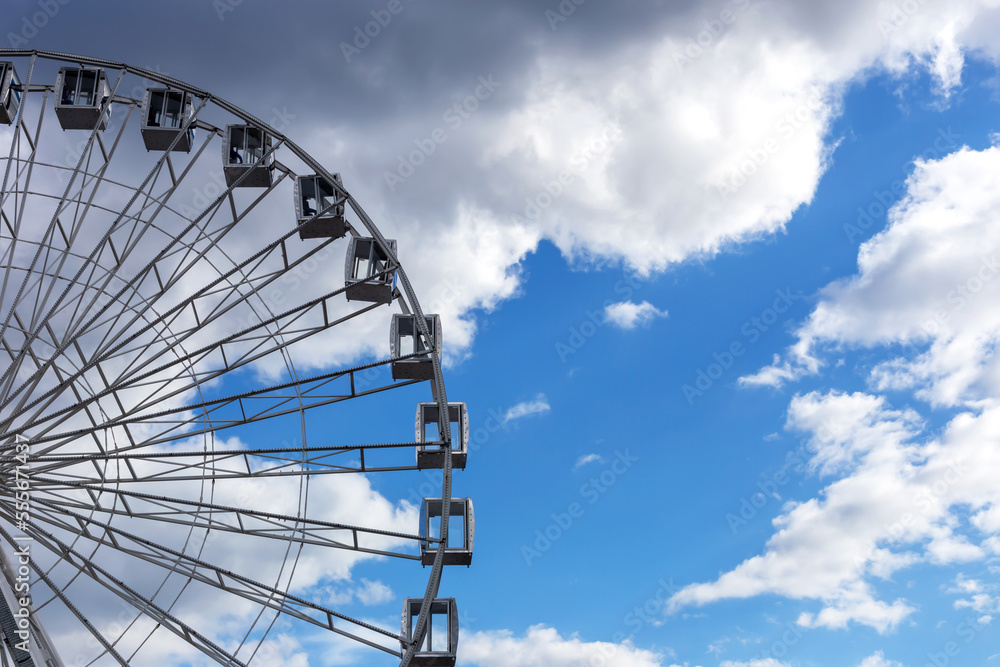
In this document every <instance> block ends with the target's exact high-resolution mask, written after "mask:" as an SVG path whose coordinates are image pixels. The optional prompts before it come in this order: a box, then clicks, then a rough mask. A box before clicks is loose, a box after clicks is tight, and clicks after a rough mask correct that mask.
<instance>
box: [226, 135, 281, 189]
mask: <svg viewBox="0 0 1000 667" xmlns="http://www.w3.org/2000/svg"><path fill="white" fill-rule="evenodd" d="M271 145H272V142H271V137H270V136H269V135H268V134H267V133H266V132H264V130H262V129H260V128H259V127H254V126H252V125H227V126H226V133H225V135H224V136H223V139H222V164H223V171H224V172H225V173H226V185H228V186H229V187H232V186H234V185H236V182H237V181H239V179H240V177H241V176H243V175H244V174H246V178H244V179H243V180H242V181H239V185H237V187H240V188H268V187H271V184H272V182H273V178H272V177H273V175H274V154H273V153H271V154H268V152H269V151H270V150H271ZM266 154H267V159H264V155H266Z"/></svg>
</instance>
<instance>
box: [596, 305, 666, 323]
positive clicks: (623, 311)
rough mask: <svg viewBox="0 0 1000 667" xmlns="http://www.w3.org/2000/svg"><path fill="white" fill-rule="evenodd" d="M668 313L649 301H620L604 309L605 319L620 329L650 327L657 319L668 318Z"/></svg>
mask: <svg viewBox="0 0 1000 667" xmlns="http://www.w3.org/2000/svg"><path fill="white" fill-rule="evenodd" d="M666 316H667V311H665V310H660V309H659V308H657V307H656V306H654V305H653V304H651V303H650V302H648V301H643V302H642V303H632V302H631V301H620V302H618V303H612V304H610V305H608V306H605V307H604V318H605V320H606V321H608V322H610V323H611V324H614V325H615V326H616V327H619V328H620V329H625V330H628V329H635V328H636V327H637V326H649V324H650V323H651V322H652V321H653V320H655V319H656V318H657V317H666Z"/></svg>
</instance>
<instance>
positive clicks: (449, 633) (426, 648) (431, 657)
mask: <svg viewBox="0 0 1000 667" xmlns="http://www.w3.org/2000/svg"><path fill="white" fill-rule="evenodd" d="M423 603H424V601H423V599H422V598H406V599H405V600H403V619H402V620H403V627H402V630H403V632H402V637H403V640H404V642H405V643H404V644H403V651H406V644H408V643H409V642H410V641H412V638H413V636H414V634H415V632H416V629H417V620H418V619H419V618H420V607H421V606H422V605H423ZM430 606H431V607H430V609H429V610H428V614H427V623H426V625H425V626H424V628H425V629H424V641H423V642H421V643H420V647H419V648H418V649H417V652H416V653H414V654H413V659H412V660H411V661H410V664H411V665H420V666H421V667H454V665H455V660H456V656H457V654H458V606H457V605H456V604H455V598H434V599H433V600H431V601H430Z"/></svg>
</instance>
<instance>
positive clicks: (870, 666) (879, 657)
mask: <svg viewBox="0 0 1000 667" xmlns="http://www.w3.org/2000/svg"><path fill="white" fill-rule="evenodd" d="M858 667H903V663H901V662H897V661H895V660H886V659H885V655H884V654H883V653H882V651H876V652H875V653H873V654H872V655H870V656H868V657H867V658H865V659H864V660H862V661H861V662H860V663H858Z"/></svg>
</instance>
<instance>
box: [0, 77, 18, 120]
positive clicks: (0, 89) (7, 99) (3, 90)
mask: <svg viewBox="0 0 1000 667" xmlns="http://www.w3.org/2000/svg"><path fill="white" fill-rule="evenodd" d="M20 107H21V80H20V79H18V78H17V72H16V71H15V70H14V63H5V62H0V123H4V124H5V125H10V124H11V123H13V122H14V119H15V118H16V117H17V110H18V109H19V108H20Z"/></svg>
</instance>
